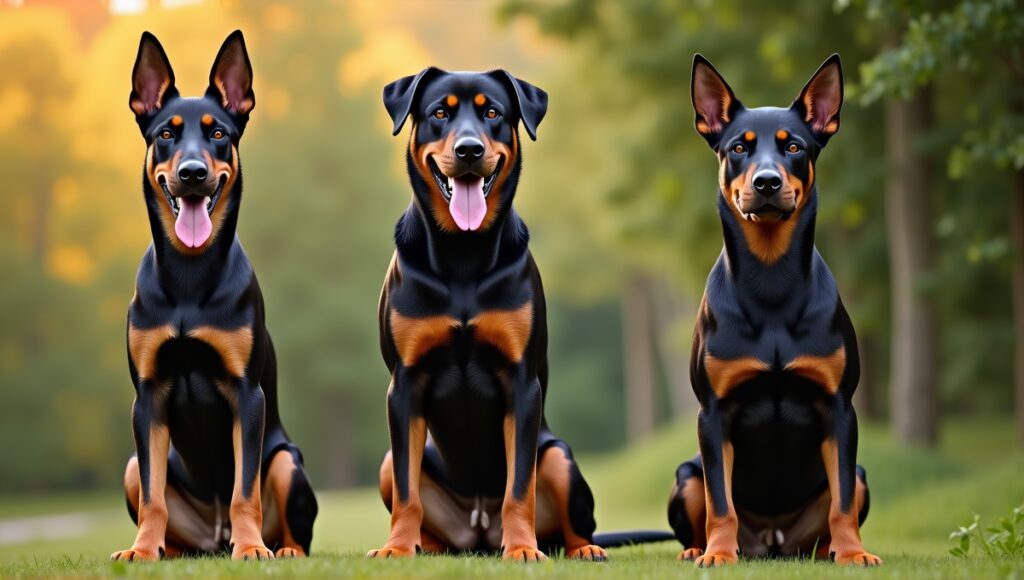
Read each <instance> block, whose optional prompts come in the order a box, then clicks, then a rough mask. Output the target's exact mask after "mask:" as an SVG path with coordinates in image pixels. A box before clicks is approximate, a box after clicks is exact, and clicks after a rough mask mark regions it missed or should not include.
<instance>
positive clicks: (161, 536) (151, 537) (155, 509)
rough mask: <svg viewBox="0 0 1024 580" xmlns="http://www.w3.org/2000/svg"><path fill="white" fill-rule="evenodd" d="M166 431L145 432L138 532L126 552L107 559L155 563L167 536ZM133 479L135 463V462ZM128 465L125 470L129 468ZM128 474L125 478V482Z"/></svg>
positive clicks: (158, 427) (153, 428) (157, 428)
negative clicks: (146, 451)
mask: <svg viewBox="0 0 1024 580" xmlns="http://www.w3.org/2000/svg"><path fill="white" fill-rule="evenodd" d="M170 441H171V438H170V432H169V431H168V429H167V425H159V424H154V425H152V426H151V427H150V430H149V501H148V502H147V501H145V500H144V498H145V495H144V493H143V489H142V486H141V480H139V481H140V485H139V486H138V493H139V496H138V501H137V503H135V505H137V506H138V518H139V531H138V534H136V536H135V542H134V543H133V544H132V547H131V548H130V549H128V550H123V551H120V552H114V554H113V555H111V557H110V559H111V560H127V561H132V560H150V561H152V560H158V559H159V558H160V550H162V549H164V548H165V546H166V536H167V500H166V491H167V454H168V452H169V449H170ZM135 465H136V477H138V468H137V466H138V463H137V462H136V464H135ZM131 467H132V463H131V462H129V464H128V468H129V469H131ZM129 477H130V475H129V474H126V475H125V480H126V483H128V479H129Z"/></svg>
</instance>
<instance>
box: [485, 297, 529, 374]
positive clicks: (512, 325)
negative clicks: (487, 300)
mask: <svg viewBox="0 0 1024 580" xmlns="http://www.w3.org/2000/svg"><path fill="white" fill-rule="evenodd" d="M469 325H470V326H471V327H473V330H474V333H473V335H474V336H475V337H476V339H477V340H478V341H480V342H485V343H488V344H491V345H494V346H495V347H497V348H498V350H500V351H501V352H502V353H504V354H505V356H506V357H508V359H509V360H510V361H511V362H514V363H518V362H519V361H521V360H522V359H523V353H524V351H525V350H526V345H527V343H528V342H529V341H530V332H531V331H532V330H533V303H532V302H527V303H526V304H523V305H522V306H521V307H519V308H518V309H516V310H493V311H490V312H482V313H480V314H477V315H476V316H474V317H473V319H472V320H470V321H469Z"/></svg>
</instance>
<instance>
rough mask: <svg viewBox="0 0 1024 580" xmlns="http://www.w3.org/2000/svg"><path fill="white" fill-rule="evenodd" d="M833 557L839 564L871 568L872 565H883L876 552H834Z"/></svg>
mask: <svg viewBox="0 0 1024 580" xmlns="http://www.w3.org/2000/svg"><path fill="white" fill-rule="evenodd" d="M832 559H833V560H835V563H836V565H837V566H863V567H864V568H869V567H872V566H881V565H882V559H881V558H879V557H878V556H875V555H874V554H869V553H867V552H853V553H849V554H835V553H833V554H832Z"/></svg>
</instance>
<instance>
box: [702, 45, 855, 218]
mask: <svg viewBox="0 0 1024 580" xmlns="http://www.w3.org/2000/svg"><path fill="white" fill-rule="evenodd" d="M691 94H692V98H693V108H694V110H695V111H696V126H697V132H698V133H700V134H701V135H702V136H704V138H705V139H706V140H707V142H708V145H710V146H711V148H712V149H714V150H715V152H716V153H718V159H719V162H720V164H721V167H720V171H719V186H720V187H721V190H722V195H723V196H724V197H725V198H726V200H728V202H729V203H730V205H731V206H732V208H733V211H734V212H735V213H736V214H737V215H738V216H739V217H741V218H742V219H744V220H747V221H749V222H775V221H779V220H787V219H789V217H790V216H792V215H793V214H794V213H795V212H797V211H798V210H799V208H800V207H802V206H803V205H804V204H805V203H806V201H807V198H809V197H810V196H811V195H812V194H813V191H814V190H813V187H814V162H815V161H816V160H817V158H818V154H819V153H820V152H821V150H822V149H823V148H824V147H825V145H826V144H827V143H828V140H829V138H830V137H832V135H835V133H836V132H837V131H838V130H839V109H840V108H841V107H842V104H843V71H842V66H841V65H840V62H839V55H838V54H833V55H832V56H830V57H829V58H828V59H827V60H826V61H825V62H824V64H822V65H821V67H819V68H818V71H817V72H815V73H814V75H813V76H812V77H811V79H810V80H809V81H808V82H807V84H806V86H804V88H803V90H802V91H800V94H799V95H798V96H797V98H796V100H794V101H793V104H792V105H791V106H790V107H789V108H785V109H783V108H777V107H760V108H756V109H747V108H746V107H744V106H743V104H742V103H740V101H739V100H738V99H737V98H736V95H734V94H733V92H732V89H731V88H729V85H728V84H726V82H725V79H723V78H722V76H721V75H720V74H718V71H716V70H715V68H714V67H713V66H711V63H710V62H708V61H707V59H705V58H704V57H703V56H701V55H699V54H698V55H695V56H694V59H693V79H692V84H691Z"/></svg>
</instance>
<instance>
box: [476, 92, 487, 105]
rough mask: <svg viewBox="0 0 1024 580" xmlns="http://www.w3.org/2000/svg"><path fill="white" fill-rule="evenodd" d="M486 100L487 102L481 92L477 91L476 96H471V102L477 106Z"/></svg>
mask: <svg viewBox="0 0 1024 580" xmlns="http://www.w3.org/2000/svg"><path fill="white" fill-rule="evenodd" d="M486 102H487V97H486V96H484V94H483V93H479V94H477V96H475V97H473V104H474V105H476V106H478V107H482V106H484V103H486Z"/></svg>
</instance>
